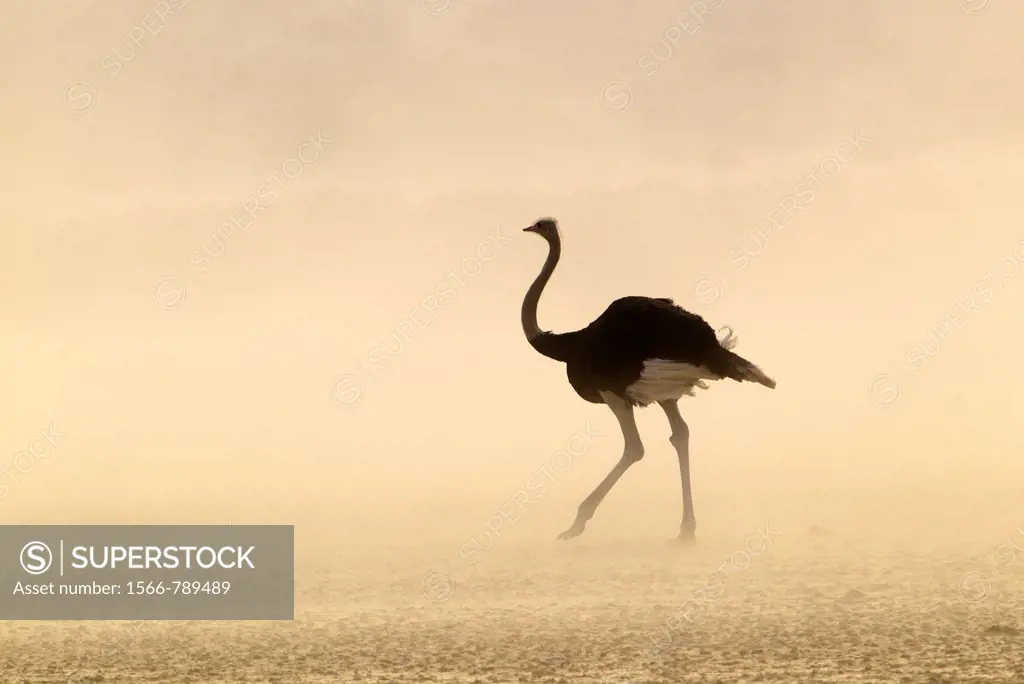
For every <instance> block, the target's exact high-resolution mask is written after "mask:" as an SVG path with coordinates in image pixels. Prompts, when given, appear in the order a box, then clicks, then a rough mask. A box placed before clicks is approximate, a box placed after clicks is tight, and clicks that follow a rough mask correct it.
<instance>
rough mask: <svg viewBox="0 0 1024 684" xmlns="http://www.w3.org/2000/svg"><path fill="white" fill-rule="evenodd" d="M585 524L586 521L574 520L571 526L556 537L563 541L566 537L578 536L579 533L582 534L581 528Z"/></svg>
mask: <svg viewBox="0 0 1024 684" xmlns="http://www.w3.org/2000/svg"><path fill="white" fill-rule="evenodd" d="M586 526H587V524H586V523H581V522H574V523H573V524H572V527H570V528H569V529H567V530H566V531H565V532H562V533H561V534H560V535H558V539H559V540H561V541H565V540H566V539H572V538H573V537H578V536H580V535H581V534H583V529H584V528H585V527H586Z"/></svg>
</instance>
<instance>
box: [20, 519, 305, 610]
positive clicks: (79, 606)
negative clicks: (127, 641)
mask: <svg viewBox="0 0 1024 684" xmlns="http://www.w3.org/2000/svg"><path fill="white" fill-rule="evenodd" d="M294 564H295V528H294V527H293V526H292V525H0V620H292V619H294V612H295V579H294V578H295V565H294Z"/></svg>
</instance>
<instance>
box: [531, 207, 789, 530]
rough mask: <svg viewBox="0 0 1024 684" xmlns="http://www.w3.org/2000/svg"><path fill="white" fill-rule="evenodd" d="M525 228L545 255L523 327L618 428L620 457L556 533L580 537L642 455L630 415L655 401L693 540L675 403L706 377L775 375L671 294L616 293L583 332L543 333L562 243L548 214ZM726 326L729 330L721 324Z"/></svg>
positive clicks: (685, 452)
mask: <svg viewBox="0 0 1024 684" xmlns="http://www.w3.org/2000/svg"><path fill="white" fill-rule="evenodd" d="M524 230H525V231H526V232H531V233H537V234H538V235H540V236H541V237H543V238H544V239H545V240H546V241H547V243H548V249H549V251H548V257H547V260H546V261H545V262H544V267H543V268H542V269H541V272H540V275H538V276H537V279H536V280H534V282H533V284H532V285H531V286H530V289H529V290H528V291H527V293H526V297H525V299H524V300H523V311H522V317H523V319H522V320H523V332H525V333H526V339H527V341H529V343H530V345H531V346H533V348H534V349H536V350H537V351H538V352H540V353H541V354H543V355H544V356H547V357H548V358H551V359H554V360H556V361H561V362H563V363H565V364H566V374H567V375H568V377H569V384H570V385H572V387H573V389H574V390H576V393H577V394H579V395H580V396H581V397H583V399H585V400H587V401H589V402H591V403H594V404H607V406H608V408H610V409H611V410H612V413H614V414H615V418H616V419H617V420H618V422H619V427H621V428H622V436H623V439H624V441H625V447H624V449H623V453H622V458H621V459H620V460H619V462H618V463H617V464H616V465H615V467H614V468H612V470H611V472H610V473H608V475H607V476H606V477H605V478H604V480H602V481H601V484H599V485H598V486H597V488H596V489H594V491H593V492H592V493H591V494H590V496H588V497H587V498H586V499H584V500H583V503H581V504H580V507H579V510H578V511H577V514H576V520H575V522H573V524H572V527H570V528H569V529H568V530H566V531H565V532H562V533H561V534H560V535H558V538H559V539H572V538H573V537H576V536H579V535H580V534H581V533H582V532H583V530H584V528H585V527H586V525H587V521H588V520H590V519H591V518H592V517H593V516H594V512H595V511H596V510H597V507H598V505H600V503H601V501H602V500H603V499H604V497H605V496H607V494H608V492H609V491H611V489H612V487H613V486H615V483H616V482H618V480H619V478H620V477H622V475H623V474H624V473H625V472H626V470H628V469H629V467H630V466H631V465H633V464H634V463H636V462H637V461H639V460H640V459H641V458H643V456H644V446H643V442H641V440H640V433H639V432H638V430H637V427H636V419H635V417H634V415H633V408H634V407H635V406H640V407H644V406H647V405H649V404H652V403H657V404H658V405H659V406H661V408H662V410H664V411H665V415H666V416H667V417H668V422H669V426H670V427H671V428H672V436H671V437H670V438H669V441H670V442H671V443H672V445H673V446H674V447H675V450H676V454H677V455H678V457H679V474H680V478H681V479H682V487H683V521H682V523H681V524H680V526H679V539H680V540H683V541H692V540H693V539H694V532H695V530H696V527H697V521H696V519H695V518H694V515H693V501H692V497H691V494H690V450H689V441H690V439H689V437H690V429H689V427H688V426H687V425H686V422H685V421H684V420H683V418H682V416H681V415H680V414H679V407H678V404H677V402H678V401H679V399H680V398H681V397H683V396H684V395H689V396H692V395H693V394H694V390H695V389H698V388H699V389H707V387H708V385H707V383H706V382H705V381H706V380H722V379H725V378H731V379H732V380H736V381H737V382H745V381H746V382H756V383H759V384H761V385H764V386H765V387H768V388H771V389H774V388H775V381H774V380H772V379H771V378H769V377H768V376H767V375H765V374H764V373H763V372H762V371H761V369H759V368H758V367H757V366H755V365H754V364H752V363H750V362H749V361H747V360H746V359H744V358H743V357H741V356H738V355H737V354H734V353H733V352H732V351H730V350H731V349H732V348H733V347H734V346H735V344H736V337H735V336H734V335H733V334H732V331H731V330H729V331H728V334H727V335H726V336H725V337H724V338H723V339H722V340H719V339H718V337H717V336H716V335H715V331H714V329H713V328H712V327H711V326H710V325H708V324H707V322H705V320H704V319H703V318H701V317H700V316H698V315H697V314H694V313H690V312H689V311H686V310H685V309H683V308H681V307H679V306H676V304H675V303H674V302H673V301H672V300H671V299H652V298H650V297H623V298H621V299H616V300H615V301H614V302H612V303H611V304H610V305H609V306H608V308H607V309H605V311H604V313H602V314H601V315H600V316H598V317H597V319H595V320H594V322H593V323H591V324H590V325H588V326H587V327H586V328H583V329H582V330H576V331H575V332H568V333H552V332H547V331H542V330H541V329H540V327H539V326H538V325H537V305H538V303H539V302H540V295H541V293H542V292H543V291H544V286H545V285H547V282H548V280H549V279H550V278H551V274H552V273H553V272H554V270H555V267H556V266H557V265H558V259H559V257H560V256H561V251H562V243H561V237H560V235H559V232H558V224H557V223H556V221H555V220H554V219H552V218H544V219H540V220H539V221H537V222H536V223H535V224H533V225H532V226H530V227H529V228H524ZM727 330H728V329H727Z"/></svg>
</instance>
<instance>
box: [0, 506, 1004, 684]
mask: <svg viewBox="0 0 1024 684" xmlns="http://www.w3.org/2000/svg"><path fill="white" fill-rule="evenodd" d="M748 522H749V520H748ZM790 522H791V521H790ZM766 524H767V527H766ZM777 525H780V524H778V523H775V522H772V521H770V520H768V521H766V523H762V524H760V525H755V526H749V525H748V527H747V529H746V531H744V530H743V528H742V527H741V526H738V525H737V526H734V529H726V528H710V529H707V530H704V532H703V536H702V538H701V540H700V541H699V543H698V544H697V545H696V546H688V547H680V546H678V545H673V544H669V543H666V542H665V540H664V539H660V540H659V539H655V538H653V537H651V536H649V535H648V536H646V537H643V538H634V539H628V538H626V539H628V541H623V540H622V539H620V540H609V539H606V538H602V537H601V536H600V535H598V534H594V535H592V536H593V537H595V538H593V539H588V538H587V535H584V536H583V537H581V538H579V539H577V540H575V542H576V543H573V544H564V543H563V544H558V543H556V542H554V540H543V541H536V540H534V541H533V542H526V541H523V540H503V539H498V540H494V541H493V543H490V544H489V543H488V542H487V541H486V540H485V539H484V538H483V537H482V536H480V537H478V539H480V541H481V544H482V545H483V546H487V545H490V546H491V548H489V549H486V550H482V551H480V553H479V555H473V554H465V555H466V556H467V557H468V558H460V557H459V556H458V552H457V549H458V548H459V547H458V546H455V547H453V548H454V549H455V550H454V551H453V553H451V554H448V553H443V552H442V553H437V552H436V551H437V548H438V547H437V544H436V542H432V543H431V544H421V545H420V546H422V548H410V547H405V548H401V549H399V548H397V547H396V548H394V549H391V550H388V549H384V548H381V547H378V548H376V549H375V550H373V551H372V552H371V551H367V550H365V549H364V550H363V551H361V552H359V553H356V552H355V551H350V552H348V553H346V554H341V553H337V554H335V555H332V553H334V551H322V552H321V553H320V555H319V557H305V556H303V557H301V558H300V559H299V562H298V565H297V568H298V572H297V579H296V616H295V617H296V619H295V621H294V622H292V623H288V622H249V623H244V622H243V623H228V622H223V623H221V622H205V623H203V622H177V623H175V622H147V623H129V622H121V623H87V622H79V623H71V622H65V623H35V622H22V623H18V622H7V623H4V624H2V625H0V637H2V643H3V648H2V650H0V672H2V673H3V676H2V677H0V681H3V682H19V683H29V682H32V683H36V682H69V683H70V682H74V683H85V682H210V683H213V682H282V683H287V684H293V683H294V684H298V683H300V682H481V683H484V682H487V683H494V684H497V683H500V682H674V681H693V682H768V681H770V682H950V683H953V682H1022V681H1024V649H1022V645H1024V636H1016V635H1015V634H1014V633H1013V632H1014V630H1016V629H1020V630H1022V631H1024V619H1022V616H1024V599H1022V596H1024V591H1022V590H1024V563H1021V562H1018V556H1020V552H1019V548H1024V534H1022V533H1020V532H1018V531H1016V530H1015V529H1014V528H1013V527H1012V526H1010V527H1009V528H1007V530H1006V532H1007V534H1006V535H1005V539H1003V540H1002V541H999V542H998V543H996V544H995V545H994V546H993V548H992V549H990V553H989V558H988V560H987V561H986V560H984V557H983V555H978V556H973V557H971V558H968V557H965V555H964V553H963V549H962V544H960V545H959V546H960V547H961V548H958V549H954V548H953V546H952V545H949V544H947V545H943V544H941V543H935V542H934V540H933V541H930V542H927V543H925V542H922V541H920V540H917V541H914V540H912V539H910V538H904V539H898V538H896V537H892V538H890V539H883V540H879V539H877V538H875V539H872V538H871V537H870V536H868V535H863V534H861V535H855V534H853V533H842V532H838V531H835V530H830V529H824V528H821V527H816V526H811V527H806V526H805V527H802V528H797V529H793V527H792V525H790V526H789V529H786V527H785V525H780V526H779V527H778V529H777V528H776V526H777ZM705 527H707V526H705ZM759 528H760V529H759ZM1022 529H1024V528H1022ZM588 532H589V531H588ZM765 533H767V534H765ZM431 547H432V548H431ZM336 550H337V549H335V551H336ZM346 556H347V557H346ZM441 556H447V557H448V558H450V559H451V560H453V561H456V562H457V565H455V566H453V565H452V564H448V563H447V562H446V561H445V560H444V559H442V558H441ZM1020 557H1021V558H1024V556H1020ZM469 559H472V560H475V561H476V563H475V564H470V563H469ZM1000 627H1006V628H1009V629H1007V630H1005V633H1002V634H993V633H992V632H996V631H1000Z"/></svg>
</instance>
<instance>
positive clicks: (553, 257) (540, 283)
mask: <svg viewBox="0 0 1024 684" xmlns="http://www.w3.org/2000/svg"><path fill="white" fill-rule="evenodd" d="M561 255H562V245H561V243H560V241H559V240H558V238H557V237H556V238H555V239H554V240H549V241H548V258H547V260H546V261H545V262H544V268H542V269H541V270H540V274H539V275H538V276H537V278H536V280H534V281H533V284H532V285H530V289H529V290H527V291H526V297H525V298H524V299H523V332H524V333H526V339H527V341H529V342H530V343H531V344H532V343H533V341H534V340H536V339H537V338H538V337H540V336H541V335H542V334H543V331H542V330H541V329H540V326H539V325H537V306H538V304H540V295H541V293H542V292H544V287H545V286H546V285H547V284H548V280H550V279H551V274H552V273H554V272H555V267H556V266H558V259H559V257H561Z"/></svg>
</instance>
